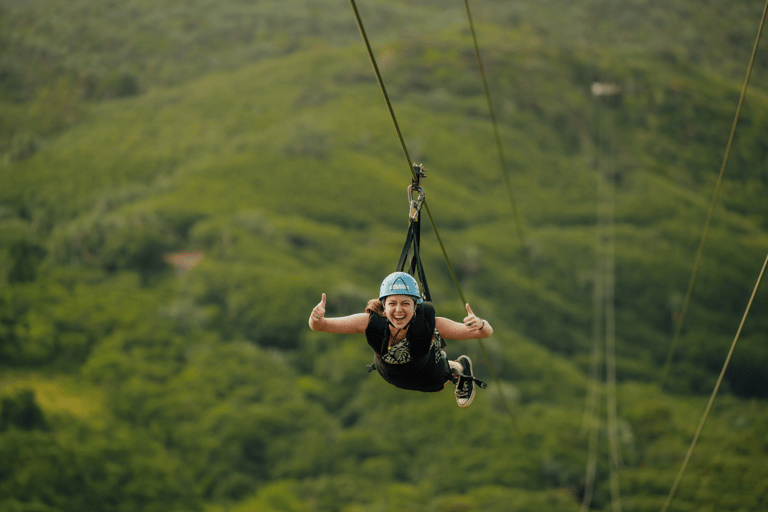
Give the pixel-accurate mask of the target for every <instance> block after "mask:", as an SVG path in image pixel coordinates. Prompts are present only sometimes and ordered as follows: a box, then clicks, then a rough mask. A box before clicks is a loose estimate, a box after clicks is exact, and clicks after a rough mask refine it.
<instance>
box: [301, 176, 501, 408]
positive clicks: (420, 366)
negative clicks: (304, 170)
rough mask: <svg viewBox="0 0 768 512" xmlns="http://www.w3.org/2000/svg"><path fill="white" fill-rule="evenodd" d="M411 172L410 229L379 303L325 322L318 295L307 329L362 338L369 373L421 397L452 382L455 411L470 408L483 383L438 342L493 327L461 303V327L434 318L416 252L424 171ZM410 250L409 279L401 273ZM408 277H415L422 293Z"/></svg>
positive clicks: (474, 335) (480, 335) (473, 336)
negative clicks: (366, 348)
mask: <svg viewBox="0 0 768 512" xmlns="http://www.w3.org/2000/svg"><path fill="white" fill-rule="evenodd" d="M413 171H414V179H413V182H412V183H411V185H410V186H409V187H408V200H409V202H410V210H409V219H410V224H409V227H408V235H407V236H406V240H405V246H404V247H403V250H402V253H401V254H400V259H399V261H398V264H397V271H396V272H393V273H392V274H390V275H388V276H387V277H386V278H385V279H384V281H382V283H381V287H380V288H379V298H378V299H371V300H370V301H368V306H367V307H366V308H365V313H357V314H354V315H350V316H345V317H337V318H326V316H325V304H326V295H325V293H323V294H322V299H321V300H320V303H319V304H317V306H315V307H314V308H313V309H312V313H311V314H310V316H309V327H310V329H312V330H313V331H321V332H329V333H333V334H365V337H366V339H367V341H368V345H370V347H371V348H372V349H373V353H374V362H373V364H372V365H370V366H369V367H368V370H369V371H372V370H374V369H375V370H376V371H378V372H379V375H381V376H382V378H383V379H384V380H385V381H387V382H389V383H390V384H392V385H393V386H396V387H398V388H402V389H408V390H414V391H423V392H426V393H429V392H437V391H441V390H442V389H443V388H444V387H445V385H446V384H447V383H448V382H453V383H454V384H455V385H456V390H455V394H456V402H457V403H458V404H459V407H469V405H470V404H471V403H472V399H473V398H474V396H475V384H477V385H478V386H480V387H481V388H485V387H486V384H485V383H484V382H482V381H480V380H478V379H476V378H475V376H474V374H473V371H472V361H471V360H470V358H469V357H467V356H465V355H463V356H460V357H459V358H457V359H456V360H455V361H449V360H448V356H447V355H446V353H445V351H444V350H443V349H444V348H445V346H446V345H445V342H444V341H443V339H451V340H467V339H480V338H487V337H489V336H490V335H491V334H493V328H492V327H491V325H490V324H489V323H488V322H487V321H485V320H483V319H481V318H478V317H477V316H475V314H474V313H473V312H472V309H471V308H470V307H469V304H465V307H466V308H467V316H466V317H465V318H464V321H463V323H461V322H454V321H453V320H449V319H447V318H443V317H438V316H435V308H434V306H433V305H432V302H431V299H430V296H429V288H428V287H427V280H426V275H425V273H424V268H423V266H422V264H421V256H420V252H419V245H420V240H421V236H420V217H421V216H420V210H421V207H422V205H423V204H424V196H425V194H424V189H422V188H421V179H422V178H423V177H424V176H425V175H426V171H425V170H424V167H423V166H421V165H414V166H413ZM414 192H417V193H418V196H417V198H416V199H413V194H414ZM411 251H413V253H412V257H411V262H410V274H409V273H406V272H404V271H403V270H405V262H406V259H407V257H408V254H409V253H410V252H411ZM411 274H416V275H418V276H419V278H420V280H421V283H422V285H423V287H422V288H421V289H420V287H419V283H418V282H417V281H416V279H415V278H414V277H413V275H411ZM422 291H423V293H422Z"/></svg>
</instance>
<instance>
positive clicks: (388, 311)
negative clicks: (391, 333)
mask: <svg viewBox="0 0 768 512" xmlns="http://www.w3.org/2000/svg"><path fill="white" fill-rule="evenodd" d="M415 313H416V302H415V301H414V300H413V297H410V296H408V295H390V296H389V297H385V298H384V314H385V315H386V316H387V319H389V321H390V322H391V323H392V325H394V326H395V328H396V329H402V328H403V327H405V326H406V325H408V322H410V321H411V318H413V315H414V314H415Z"/></svg>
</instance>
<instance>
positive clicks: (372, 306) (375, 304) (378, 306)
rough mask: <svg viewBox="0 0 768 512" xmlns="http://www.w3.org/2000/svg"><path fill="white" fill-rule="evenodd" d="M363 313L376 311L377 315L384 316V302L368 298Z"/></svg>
mask: <svg viewBox="0 0 768 512" xmlns="http://www.w3.org/2000/svg"><path fill="white" fill-rule="evenodd" d="M365 313H366V314H368V315H370V314H371V313H376V314H377V315H379V316H386V315H385V314H384V303H383V302H381V300H379V299H371V300H369V301H368V305H367V306H366V307H365Z"/></svg>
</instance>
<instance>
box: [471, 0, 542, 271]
mask: <svg viewBox="0 0 768 512" xmlns="http://www.w3.org/2000/svg"><path fill="white" fill-rule="evenodd" d="M464 6H465V7H466V9H467V20H468V21H469V30H470V32H472V42H473V43H474V45H475V55H476V56H477V66H478V69H479V70H480V77H481V78H482V80H483V90H484V91H485V99H486V101H487V103H488V114H489V115H490V116H491V124H492V125H493V135H494V138H495V139H496V148H497V150H498V153H499V163H500V164H501V175H502V177H503V178H504V184H505V185H506V187H507V194H508V195H509V202H510V205H511V206H512V216H513V218H514V220H515V226H516V228H517V236H518V238H519V239H520V247H521V249H522V251H521V252H522V253H523V256H524V257H525V263H526V264H527V265H528V274H529V275H530V277H531V279H533V264H532V263H531V257H530V254H528V251H526V249H525V247H526V240H525V233H524V232H523V223H522V221H521V219H520V213H519V211H518V208H517V201H515V193H514V191H513V190H512V183H511V181H510V179H509V169H508V167H507V159H506V157H505V156H504V148H503V146H502V144H501V136H500V135H499V126H498V123H497V122H496V113H495V112H494V108H493V101H492V100H491V93H490V90H489V88H488V80H487V79H486V77H485V66H484V65H483V59H482V57H481V56H480V46H479V45H478V43H477V33H476V32H475V23H474V21H472V11H471V10H470V9H469V0H464Z"/></svg>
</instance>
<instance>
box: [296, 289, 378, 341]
mask: <svg viewBox="0 0 768 512" xmlns="http://www.w3.org/2000/svg"><path fill="white" fill-rule="evenodd" d="M367 327H368V315H367V314H365V313H357V314H354V315H349V316H342V317H338V318H325V294H323V298H322V299H321V300H320V303H319V304H318V305H317V306H315V307H314V308H313V309H312V313H311V314H310V315H309V328H310V329H312V330H313V331H320V332H330V333H333V334H362V333H364V332H365V329H366V328H367Z"/></svg>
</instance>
